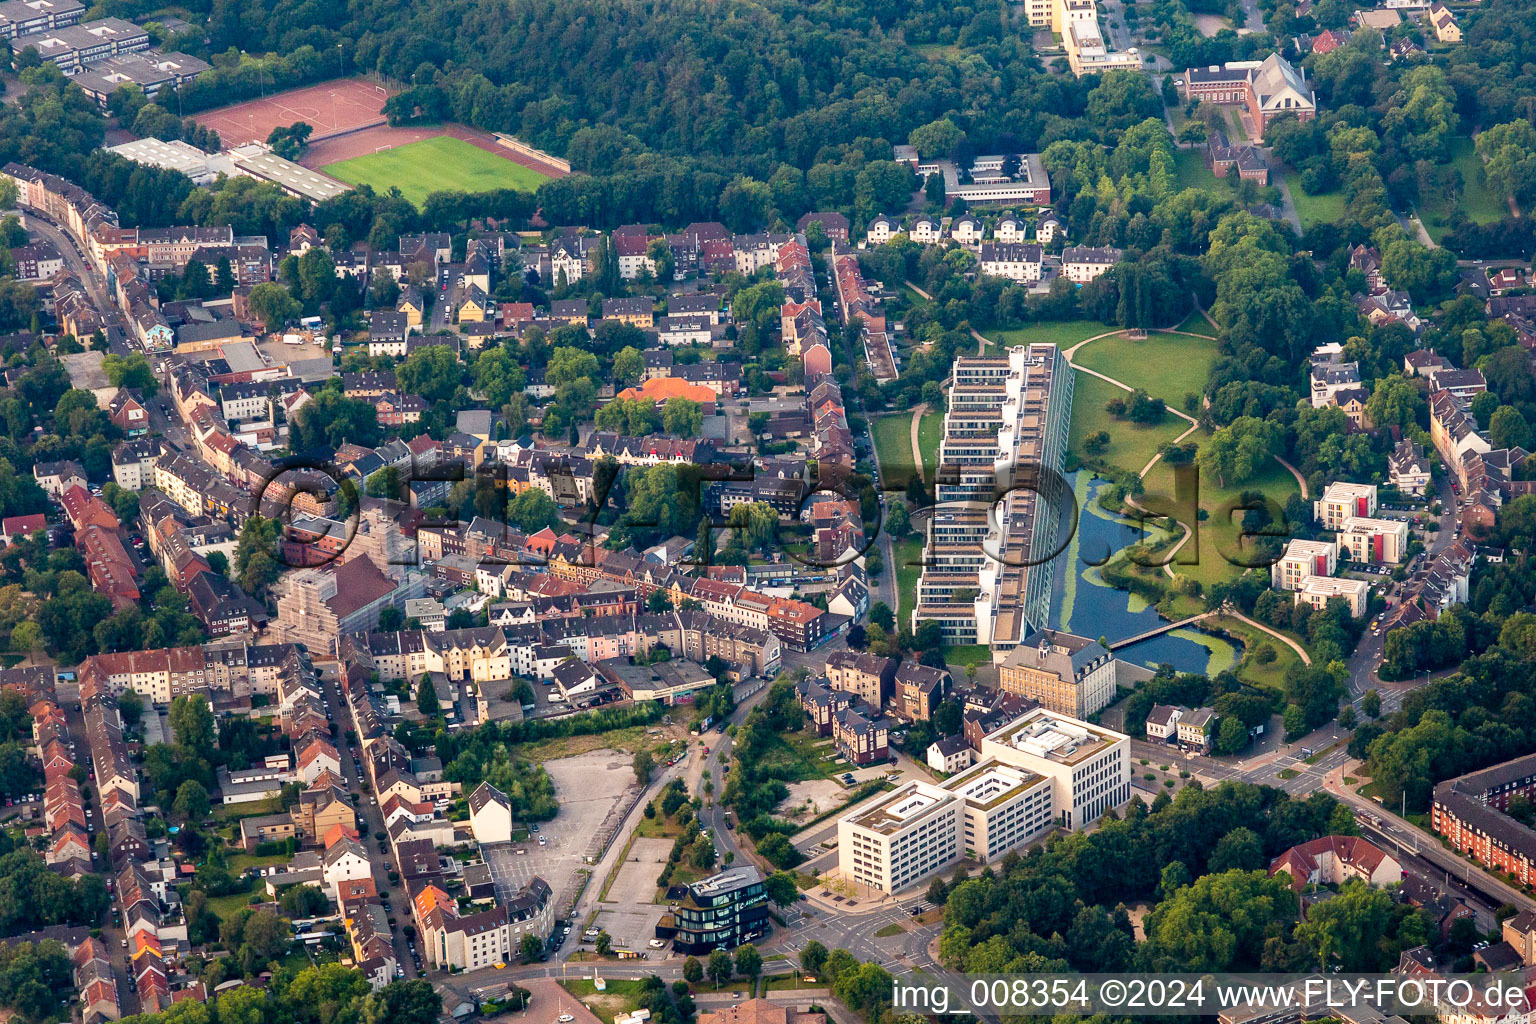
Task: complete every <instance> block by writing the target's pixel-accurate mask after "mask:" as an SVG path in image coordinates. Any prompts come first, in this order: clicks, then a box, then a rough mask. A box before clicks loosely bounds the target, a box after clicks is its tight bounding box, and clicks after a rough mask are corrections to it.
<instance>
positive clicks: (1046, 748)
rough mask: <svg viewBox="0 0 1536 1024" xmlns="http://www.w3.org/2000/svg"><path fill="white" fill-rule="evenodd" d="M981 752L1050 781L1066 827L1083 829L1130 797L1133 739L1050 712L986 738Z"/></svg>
mask: <svg viewBox="0 0 1536 1024" xmlns="http://www.w3.org/2000/svg"><path fill="white" fill-rule="evenodd" d="M981 754H982V757H984V758H995V759H996V760H998V761H1000V762H1002V763H1003V764H1010V765H1013V766H1014V767H1016V768H1027V769H1029V770H1030V771H1033V772H1037V773H1039V774H1040V775H1043V776H1046V777H1047V778H1049V779H1050V780H1051V784H1052V788H1053V789H1054V800H1055V806H1056V820H1057V822H1058V823H1059V824H1061V825H1062V826H1063V827H1065V828H1069V829H1076V828H1082V827H1083V826H1084V825H1087V824H1090V823H1091V822H1094V821H1097V820H1098V818H1099V816H1100V815H1101V814H1103V813H1104V812H1105V811H1107V810H1109V809H1110V808H1111V807H1118V806H1119V805H1120V804H1123V803H1125V802H1126V801H1127V800H1129V799H1130V798H1131V741H1130V738H1129V737H1127V736H1126V735H1125V734H1124V733H1118V732H1115V731H1114V730H1112V729H1106V728H1104V727H1102V726H1098V725H1090V724H1088V723H1087V722H1082V721H1078V720H1077V719H1075V718H1069V717H1067V716H1066V715H1059V714H1056V713H1055V712H1052V711H1049V710H1047V709H1045V708H1036V709H1035V710H1034V711H1031V712H1029V713H1028V714H1026V715H1025V716H1024V717H1022V718H1020V719H1018V720H1017V721H1015V722H1012V723H1011V724H1009V725H1005V726H1003V727H1002V728H1001V729H999V730H997V731H996V732H994V733H991V734H989V735H987V736H985V737H983V738H982V741H981Z"/></svg>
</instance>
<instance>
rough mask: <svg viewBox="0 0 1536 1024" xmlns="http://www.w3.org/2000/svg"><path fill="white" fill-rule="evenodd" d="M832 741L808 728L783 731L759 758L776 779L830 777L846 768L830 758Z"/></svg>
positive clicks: (789, 780) (800, 779) (795, 779)
mask: <svg viewBox="0 0 1536 1024" xmlns="http://www.w3.org/2000/svg"><path fill="white" fill-rule="evenodd" d="M832 752H833V751H832V741H831V739H829V738H827V737H824V736H817V735H816V734H814V733H812V732H809V731H807V730H805V729H801V730H800V731H798V732H786V733H780V734H779V742H778V743H776V744H774V746H772V747H770V748H769V749H768V751H767V752H766V753H765V754H764V755H763V756H762V757H761V758H760V759H759V763H760V764H763V765H766V766H768V767H769V768H770V769H771V770H772V772H773V775H774V777H775V778H779V779H783V780H784V781H786V782H802V781H805V780H806V779H830V778H832V777H833V776H834V775H836V774H838V773H839V772H841V771H842V770H843V769H840V768H838V767H837V765H836V763H835V762H834V761H832V760H830V758H829V755H830V754H832Z"/></svg>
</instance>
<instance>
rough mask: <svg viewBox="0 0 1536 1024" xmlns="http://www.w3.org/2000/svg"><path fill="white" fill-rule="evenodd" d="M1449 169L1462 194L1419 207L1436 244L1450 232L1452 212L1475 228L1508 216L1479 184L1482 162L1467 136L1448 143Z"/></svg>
mask: <svg viewBox="0 0 1536 1024" xmlns="http://www.w3.org/2000/svg"><path fill="white" fill-rule="evenodd" d="M1451 165H1452V166H1453V167H1455V168H1456V169H1457V170H1458V171H1460V172H1461V180H1462V183H1463V188H1462V194H1461V195H1460V196H1459V197H1455V198H1446V197H1440V198H1437V199H1436V200H1435V201H1434V202H1425V203H1422V204H1421V205H1420V206H1419V218H1420V219H1421V220H1422V221H1423V222H1424V230H1426V231H1428V232H1429V237H1431V238H1433V239H1434V240H1435V241H1436V242H1438V241H1440V240H1441V239H1442V238H1444V237H1445V235H1446V234H1447V233H1448V232H1449V231H1450V229H1451V226H1450V220H1451V211H1452V210H1455V209H1458V208H1459V209H1460V210H1461V211H1462V212H1463V213H1465V214H1466V215H1467V216H1468V217H1470V218H1472V220H1474V221H1476V222H1477V223H1478V224H1492V223H1494V222H1496V221H1499V220H1502V219H1503V218H1505V217H1507V216H1509V204H1507V203H1506V202H1505V201H1504V200H1503V199H1502V198H1500V197H1499V196H1498V195H1496V194H1495V193H1494V192H1492V191H1491V190H1490V189H1489V188H1488V186H1487V185H1485V184H1483V181H1482V177H1481V175H1480V174H1479V173H1478V172H1479V171H1480V170H1481V169H1482V161H1480V160H1479V159H1478V157H1477V150H1476V149H1475V148H1474V147H1473V144H1472V140H1471V139H1470V138H1468V137H1467V136H1464V135H1458V136H1457V137H1456V138H1454V139H1452V140H1451Z"/></svg>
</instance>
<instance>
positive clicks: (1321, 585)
mask: <svg viewBox="0 0 1536 1024" xmlns="http://www.w3.org/2000/svg"><path fill="white" fill-rule="evenodd" d="M1370 596H1371V585H1370V584H1369V583H1367V582H1366V581H1365V580H1354V579H1348V578H1345V577H1341V576H1308V577H1306V578H1305V579H1303V580H1302V581H1301V586H1299V587H1297V588H1296V601H1297V603H1298V604H1299V603H1301V602H1306V603H1307V604H1309V605H1311V606H1312V607H1313V608H1314V609H1315V610H1317V611H1322V610H1323V609H1324V608H1327V607H1328V602H1329V601H1331V600H1333V599H1334V598H1336V597H1337V598H1341V599H1343V600H1344V601H1345V602H1346V603H1347V604H1348V605H1349V614H1351V615H1353V616H1354V617H1355V618H1357V619H1358V618H1359V617H1360V616H1362V615H1364V614H1365V609H1366V604H1367V602H1368V601H1369V600H1370Z"/></svg>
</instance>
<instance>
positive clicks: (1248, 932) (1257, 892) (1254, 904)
mask: <svg viewBox="0 0 1536 1024" xmlns="http://www.w3.org/2000/svg"><path fill="white" fill-rule="evenodd" d="M1288 881H1289V880H1288V879H1285V878H1270V877H1269V875H1268V874H1267V873H1266V872H1265V871H1263V870H1256V871H1241V870H1230V871H1224V872H1220V873H1216V874H1209V875H1204V876H1202V877H1200V878H1197V879H1196V880H1195V881H1194V882H1193V883H1192V884H1190V885H1187V886H1184V887H1183V888H1181V889H1178V890H1177V891H1175V892H1173V893H1171V894H1169V895H1167V896H1165V897H1164V899H1163V900H1162V902H1160V903H1158V904H1157V906H1156V907H1154V908H1153V910H1152V913H1150V914H1149V915H1148V916H1147V922H1146V935H1147V951H1148V954H1149V958H1150V959H1149V966H1150V965H1152V964H1155V965H1157V966H1156V968H1155V969H1159V970H1162V969H1174V967H1173V965H1177V969H1178V970H1184V971H1226V970H1242V969H1253V968H1256V967H1257V966H1258V965H1259V962H1260V957H1261V954H1262V951H1263V944H1264V939H1265V937H1266V935H1267V934H1268V933H1269V931H1270V929H1271V927H1273V926H1275V925H1277V924H1279V923H1281V922H1288V921H1291V920H1294V919H1295V916H1296V894H1295V892H1293V891H1292V890H1291V887H1290V885H1289V884H1288ZM1164 965H1168V966H1167V967H1166V968H1165V967H1164Z"/></svg>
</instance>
